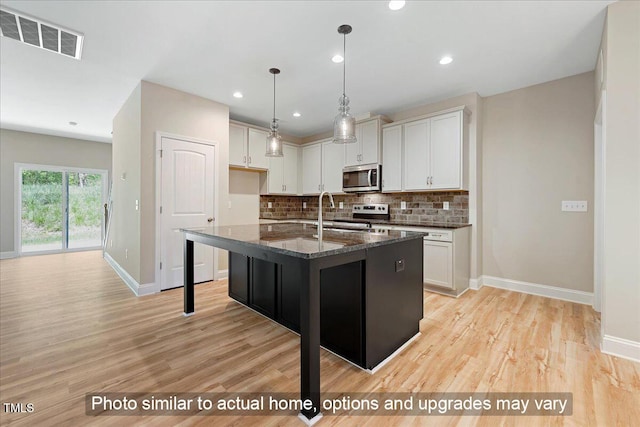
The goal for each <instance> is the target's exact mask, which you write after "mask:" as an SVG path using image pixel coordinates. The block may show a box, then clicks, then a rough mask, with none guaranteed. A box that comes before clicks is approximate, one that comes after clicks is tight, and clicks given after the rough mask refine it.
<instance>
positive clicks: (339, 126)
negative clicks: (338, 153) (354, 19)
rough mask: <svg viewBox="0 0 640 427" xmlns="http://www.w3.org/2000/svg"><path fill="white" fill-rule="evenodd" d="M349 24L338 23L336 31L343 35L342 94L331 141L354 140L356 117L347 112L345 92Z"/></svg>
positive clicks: (343, 141)
mask: <svg viewBox="0 0 640 427" xmlns="http://www.w3.org/2000/svg"><path fill="white" fill-rule="evenodd" d="M351 30H352V28H351V25H340V26H339V27H338V33H339V34H342V36H343V48H342V49H343V52H342V57H343V58H344V60H343V61H342V96H341V97H340V99H339V100H338V115H337V116H336V118H335V120H334V121H333V142H334V143H336V144H348V143H352V142H356V141H357V139H356V119H355V117H353V116H352V115H351V114H349V98H348V97H347V95H346V93H345V81H346V63H347V55H346V53H347V52H346V51H347V34H349V33H350V32H351Z"/></svg>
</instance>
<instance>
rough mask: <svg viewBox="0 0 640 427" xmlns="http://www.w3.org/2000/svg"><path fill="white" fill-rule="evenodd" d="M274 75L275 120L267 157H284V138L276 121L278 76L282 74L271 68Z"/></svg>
mask: <svg viewBox="0 0 640 427" xmlns="http://www.w3.org/2000/svg"><path fill="white" fill-rule="evenodd" d="M269 72H270V73H271V74H273V119H271V131H270V132H269V134H268V135H267V152H266V154H265V155H266V156H267V157H282V138H281V137H280V134H279V133H278V119H276V74H280V70H278V69H277V68H270V69H269Z"/></svg>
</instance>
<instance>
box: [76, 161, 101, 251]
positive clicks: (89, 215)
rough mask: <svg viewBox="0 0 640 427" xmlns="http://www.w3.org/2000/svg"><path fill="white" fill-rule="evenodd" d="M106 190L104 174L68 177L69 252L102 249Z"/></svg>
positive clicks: (78, 174) (80, 174) (77, 173)
mask: <svg viewBox="0 0 640 427" xmlns="http://www.w3.org/2000/svg"><path fill="white" fill-rule="evenodd" d="M102 187H103V185H102V175H101V174H98V173H86V172H69V173H67V194H68V197H67V212H68V216H67V242H68V243H67V247H68V248H73V249H77V248H92V247H93V248H95V247H98V246H100V245H102V236H103V234H102V230H103V229H104V226H103V224H104V208H103V202H102V199H103V195H102Z"/></svg>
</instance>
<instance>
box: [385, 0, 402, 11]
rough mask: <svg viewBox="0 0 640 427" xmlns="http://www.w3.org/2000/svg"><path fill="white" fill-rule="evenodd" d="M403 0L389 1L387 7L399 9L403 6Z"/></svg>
mask: <svg viewBox="0 0 640 427" xmlns="http://www.w3.org/2000/svg"><path fill="white" fill-rule="evenodd" d="M404 4H405V1H404V0H395V1H390V2H389V9H391V10H400V9H402V8H403V7H404Z"/></svg>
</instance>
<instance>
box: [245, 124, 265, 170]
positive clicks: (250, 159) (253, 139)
mask: <svg viewBox="0 0 640 427" xmlns="http://www.w3.org/2000/svg"><path fill="white" fill-rule="evenodd" d="M266 152H267V132H264V131H261V130H257V129H249V154H248V156H247V166H249V167H250V168H259V169H268V168H269V161H268V159H267V156H266V155H265V153H266Z"/></svg>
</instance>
